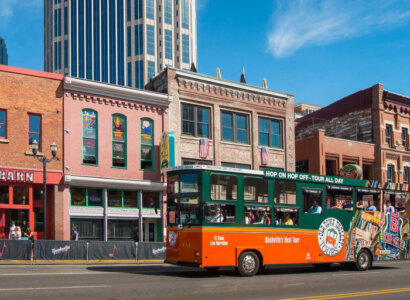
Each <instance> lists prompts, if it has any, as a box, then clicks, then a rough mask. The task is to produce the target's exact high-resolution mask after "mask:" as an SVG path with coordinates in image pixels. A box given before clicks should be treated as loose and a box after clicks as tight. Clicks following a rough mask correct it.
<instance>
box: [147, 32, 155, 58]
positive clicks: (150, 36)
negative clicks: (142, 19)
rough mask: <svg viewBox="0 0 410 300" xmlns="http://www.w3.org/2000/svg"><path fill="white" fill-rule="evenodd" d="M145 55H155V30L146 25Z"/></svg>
mask: <svg viewBox="0 0 410 300" xmlns="http://www.w3.org/2000/svg"><path fill="white" fill-rule="evenodd" d="M147 54H149V55H155V28H154V26H152V25H147Z"/></svg>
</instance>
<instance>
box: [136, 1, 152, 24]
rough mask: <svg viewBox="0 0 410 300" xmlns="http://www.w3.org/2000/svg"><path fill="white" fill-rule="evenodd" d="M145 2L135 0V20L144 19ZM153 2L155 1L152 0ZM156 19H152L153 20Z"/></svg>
mask: <svg viewBox="0 0 410 300" xmlns="http://www.w3.org/2000/svg"><path fill="white" fill-rule="evenodd" d="M143 1H144V0H134V18H135V19H142V5H143V3H142V2H143ZM151 1H152V2H153V0H151ZM153 18H154V17H152V19H153Z"/></svg>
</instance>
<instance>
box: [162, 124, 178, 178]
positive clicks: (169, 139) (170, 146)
mask: <svg viewBox="0 0 410 300" xmlns="http://www.w3.org/2000/svg"><path fill="white" fill-rule="evenodd" d="M159 163H160V169H161V172H163V171H164V170H165V169H168V168H171V167H174V166H175V138H174V134H173V133H172V132H170V131H164V132H163V133H162V137H161V142H160V144H159Z"/></svg>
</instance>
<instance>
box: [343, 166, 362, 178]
mask: <svg viewBox="0 0 410 300" xmlns="http://www.w3.org/2000/svg"><path fill="white" fill-rule="evenodd" d="M340 176H342V177H346V178H352V179H360V178H361V177H362V168H361V167H360V166H358V165H354V164H347V165H345V166H344V167H343V168H342V169H340Z"/></svg>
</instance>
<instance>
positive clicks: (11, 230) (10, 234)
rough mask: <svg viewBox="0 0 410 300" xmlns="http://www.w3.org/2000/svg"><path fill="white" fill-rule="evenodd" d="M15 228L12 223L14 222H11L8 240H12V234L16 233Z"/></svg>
mask: <svg viewBox="0 0 410 300" xmlns="http://www.w3.org/2000/svg"><path fill="white" fill-rule="evenodd" d="M15 230H16V226H15V225H14V223H12V224H11V226H10V231H9V239H10V240H14V236H15V234H16V232H15Z"/></svg>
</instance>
